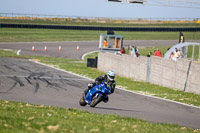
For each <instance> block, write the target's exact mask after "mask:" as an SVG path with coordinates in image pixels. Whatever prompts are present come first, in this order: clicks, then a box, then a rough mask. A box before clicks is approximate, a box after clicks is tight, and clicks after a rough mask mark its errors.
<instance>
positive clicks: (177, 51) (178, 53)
mask: <svg viewBox="0 0 200 133" xmlns="http://www.w3.org/2000/svg"><path fill="white" fill-rule="evenodd" d="M174 55H175V57H176V58H177V59H178V58H180V57H181V53H180V51H179V50H178V49H177V48H175V50H174Z"/></svg>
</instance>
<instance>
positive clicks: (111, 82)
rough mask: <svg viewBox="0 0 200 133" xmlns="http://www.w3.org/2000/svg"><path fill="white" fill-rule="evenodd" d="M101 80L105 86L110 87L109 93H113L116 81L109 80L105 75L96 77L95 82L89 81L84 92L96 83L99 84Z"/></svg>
mask: <svg viewBox="0 0 200 133" xmlns="http://www.w3.org/2000/svg"><path fill="white" fill-rule="evenodd" d="M101 82H104V83H105V84H106V85H107V86H110V88H111V94H112V93H114V91H115V86H116V83H115V81H114V80H113V81H110V80H109V79H108V76H107V75H101V76H99V77H97V78H96V79H95V82H94V83H90V84H88V89H86V90H85V94H87V92H88V91H89V90H90V89H91V88H92V87H94V86H95V85H96V84H100V83H101Z"/></svg>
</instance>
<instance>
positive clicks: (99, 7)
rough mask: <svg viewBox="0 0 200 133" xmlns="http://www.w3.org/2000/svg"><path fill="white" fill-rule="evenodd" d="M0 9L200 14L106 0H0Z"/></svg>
mask: <svg viewBox="0 0 200 133" xmlns="http://www.w3.org/2000/svg"><path fill="white" fill-rule="evenodd" d="M0 13H24V14H47V15H66V16H81V17H82V16H83V17H84V16H86V17H114V18H115V17H120V18H200V9H192V8H175V7H163V6H149V5H138V4H127V3H123V4H121V3H118V2H106V0H1V3H0Z"/></svg>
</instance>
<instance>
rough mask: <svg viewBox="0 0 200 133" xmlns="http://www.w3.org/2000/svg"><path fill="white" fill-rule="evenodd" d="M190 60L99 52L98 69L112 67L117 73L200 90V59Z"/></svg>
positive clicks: (187, 89) (184, 88)
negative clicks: (197, 60) (199, 60)
mask: <svg viewBox="0 0 200 133" xmlns="http://www.w3.org/2000/svg"><path fill="white" fill-rule="evenodd" d="M190 62H191V61H189V60H185V59H179V60H177V61H172V60H169V59H165V58H160V57H155V56H152V57H151V58H148V57H144V56H140V57H138V58H136V57H133V56H130V55H115V54H113V53H101V52H100V53H99V56H98V69H99V70H101V71H104V72H108V71H109V70H113V71H115V73H116V74H117V75H119V76H124V77H128V78H132V79H134V80H140V81H147V82H150V83H153V84H157V85H160V86H164V87H169V88H174V89H179V90H182V91H188V92H193V93H198V94H200V63H199V62H192V63H190ZM190 64H191V66H190Z"/></svg>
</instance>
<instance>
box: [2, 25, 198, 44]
mask: <svg viewBox="0 0 200 133" xmlns="http://www.w3.org/2000/svg"><path fill="white" fill-rule="evenodd" d="M101 33H104V34H106V31H84V30H81V31H79V30H52V29H22V28H0V42H55V41H74V40H76V41H89V40H96V41H98V40H99V37H100V34H101ZM115 34H116V35H122V36H123V37H124V40H177V41H178V38H179V32H120V31H116V32H115ZM184 36H185V39H186V40H200V32H184Z"/></svg>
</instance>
